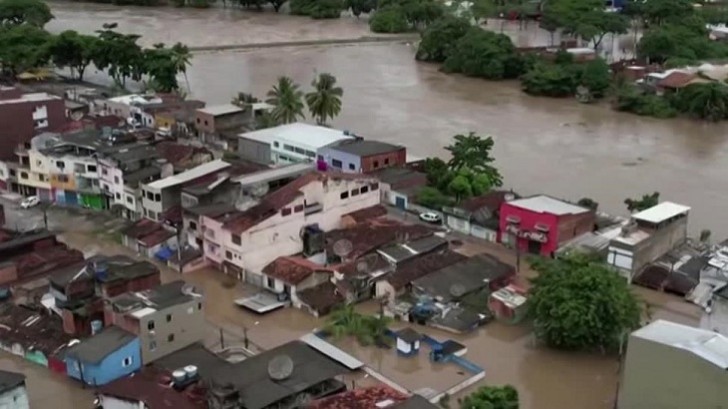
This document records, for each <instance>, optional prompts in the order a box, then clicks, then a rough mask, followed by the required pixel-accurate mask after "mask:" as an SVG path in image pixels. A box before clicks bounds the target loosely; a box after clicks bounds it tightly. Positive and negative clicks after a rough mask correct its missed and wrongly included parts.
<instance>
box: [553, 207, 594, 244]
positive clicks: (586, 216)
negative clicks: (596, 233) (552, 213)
mask: <svg viewBox="0 0 728 409" xmlns="http://www.w3.org/2000/svg"><path fill="white" fill-rule="evenodd" d="M595 222H596V212H594V211H589V212H586V213H581V214H570V215H566V216H561V217H559V237H558V240H559V244H561V243H565V242H567V241H569V240H571V239H573V238H575V237H579V236H581V235H582V234H585V233H589V232H591V231H593V230H594V223H595Z"/></svg>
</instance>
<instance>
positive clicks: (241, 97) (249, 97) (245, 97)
mask: <svg viewBox="0 0 728 409" xmlns="http://www.w3.org/2000/svg"><path fill="white" fill-rule="evenodd" d="M256 102H260V100H259V99H258V98H256V97H254V96H253V94H248V93H247V92H238V95H236V96H235V98H233V99H232V100H231V101H230V103H231V104H233V105H237V106H239V107H241V108H242V107H244V106H246V105H250V104H254V103H256Z"/></svg>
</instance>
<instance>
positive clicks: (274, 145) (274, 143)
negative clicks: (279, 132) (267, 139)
mask: <svg viewBox="0 0 728 409" xmlns="http://www.w3.org/2000/svg"><path fill="white" fill-rule="evenodd" d="M280 146H281V144H279V143H278V142H275V141H273V147H274V148H278V147H280Z"/></svg>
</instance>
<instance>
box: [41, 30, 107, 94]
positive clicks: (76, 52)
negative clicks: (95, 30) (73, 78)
mask: <svg viewBox="0 0 728 409" xmlns="http://www.w3.org/2000/svg"><path fill="white" fill-rule="evenodd" d="M97 43H98V39H97V38H96V37H94V36H89V35H83V34H78V33H77V32H75V31H73V30H67V31H64V32H62V33H61V34H59V35H58V36H56V37H54V38H53V39H52V40H51V41H50V42H49V44H48V54H49V56H50V59H51V62H53V64H55V65H56V66H57V67H68V68H70V69H71V73H74V72H75V73H76V75H77V76H78V79H79V81H83V74H84V72H86V67H88V66H89V64H91V62H92V60H93V57H94V53H95V52H96V47H97Z"/></svg>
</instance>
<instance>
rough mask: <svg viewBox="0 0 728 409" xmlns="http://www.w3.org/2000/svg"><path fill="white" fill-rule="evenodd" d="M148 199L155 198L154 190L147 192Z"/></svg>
mask: <svg viewBox="0 0 728 409" xmlns="http://www.w3.org/2000/svg"><path fill="white" fill-rule="evenodd" d="M147 199H149V200H154V195H153V194H152V192H147Z"/></svg>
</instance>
